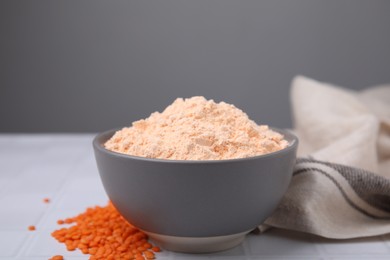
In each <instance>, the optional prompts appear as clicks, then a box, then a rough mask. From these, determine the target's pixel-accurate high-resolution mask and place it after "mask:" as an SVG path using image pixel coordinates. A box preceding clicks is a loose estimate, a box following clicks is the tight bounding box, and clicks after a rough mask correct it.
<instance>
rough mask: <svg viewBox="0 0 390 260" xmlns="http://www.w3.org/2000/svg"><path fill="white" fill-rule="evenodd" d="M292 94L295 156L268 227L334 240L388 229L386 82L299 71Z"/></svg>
mask: <svg viewBox="0 0 390 260" xmlns="http://www.w3.org/2000/svg"><path fill="white" fill-rule="evenodd" d="M291 101H292V110H293V119H294V132H295V133H296V134H297V136H298V137H299V140H300V143H299V148H298V156H299V159H298V160H297V164H296V167H295V169H294V174H293V178H292V181H291V184H290V186H289V189H288V191H287V193H286V195H285V197H284V198H283V200H282V202H281V204H280V206H279V207H278V208H277V209H276V211H275V212H274V213H273V215H272V216H271V217H270V218H268V219H267V220H266V222H265V224H266V226H267V225H269V226H273V227H280V228H285V229H291V230H298V231H303V232H308V233H313V234H317V235H320V236H323V237H328V238H338V239H343V238H354V237H365V236H374V235H380V234H385V233H390V85H388V86H378V87H371V88H367V89H366V90H364V91H361V92H354V91H350V90H346V89H343V88H340V87H336V86H333V85H330V84H326V83H321V82H317V81H314V80H312V79H308V78H305V77H302V76H298V77H296V78H295V79H294V80H293V82H292V88H291ZM260 229H261V228H260Z"/></svg>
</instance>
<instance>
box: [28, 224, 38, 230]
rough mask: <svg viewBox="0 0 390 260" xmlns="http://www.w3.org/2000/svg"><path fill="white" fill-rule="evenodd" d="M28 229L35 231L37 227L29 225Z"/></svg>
mask: <svg viewBox="0 0 390 260" xmlns="http://www.w3.org/2000/svg"><path fill="white" fill-rule="evenodd" d="M28 230H30V231H34V230H36V228H35V226H32V225H31V226H28Z"/></svg>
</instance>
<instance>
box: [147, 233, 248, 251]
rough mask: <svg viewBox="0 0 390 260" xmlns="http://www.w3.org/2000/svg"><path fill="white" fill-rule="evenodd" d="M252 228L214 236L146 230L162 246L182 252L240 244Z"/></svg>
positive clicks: (228, 247) (221, 249) (218, 248)
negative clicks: (157, 232) (188, 235)
mask: <svg viewBox="0 0 390 260" xmlns="http://www.w3.org/2000/svg"><path fill="white" fill-rule="evenodd" d="M250 231H251V230H248V231H245V232H241V233H237V234H232V235H227V236H214V237H178V236H167V235H161V234H156V233H152V232H148V231H143V232H145V233H146V234H147V235H148V236H149V237H150V238H151V239H152V240H153V241H155V242H156V243H157V244H158V245H159V246H161V247H162V248H164V249H166V250H169V251H175V252H181V253H212V252H218V251H223V250H227V249H230V248H233V247H235V246H238V245H239V244H241V242H242V241H243V240H244V238H245V236H246V234H248V233H249V232H250Z"/></svg>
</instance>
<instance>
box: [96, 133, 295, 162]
mask: <svg viewBox="0 0 390 260" xmlns="http://www.w3.org/2000/svg"><path fill="white" fill-rule="evenodd" d="M269 128H270V129H271V130H273V131H275V132H277V133H279V134H282V135H283V136H284V137H287V138H286V139H288V140H290V139H291V141H288V146H287V147H286V148H284V149H282V150H279V151H275V152H271V153H266V154H262V155H256V156H251V157H244V158H234V159H222V160H170V159H160V158H148V157H142V156H135V155H129V154H123V153H118V152H114V151H111V150H108V149H106V148H105V147H104V146H103V144H104V142H106V141H107V140H108V139H109V138H111V137H112V136H113V135H114V134H115V132H116V131H118V130H120V129H123V127H117V128H113V129H110V130H107V131H104V132H101V133H98V134H97V135H96V136H95V137H94V138H93V141H92V144H93V147H94V148H95V149H96V150H98V151H100V152H102V153H104V154H107V155H109V156H111V157H119V158H122V159H132V160H139V161H147V162H155V163H168V164H169V163H173V164H215V163H229V162H242V161H250V160H256V159H261V158H266V157H271V156H276V155H279V154H284V153H288V152H290V151H291V150H294V149H296V147H297V146H298V143H299V139H298V137H297V136H296V135H295V134H294V133H292V131H291V130H289V129H280V128H276V127H269ZM106 136H107V137H106ZM103 137H106V138H104V141H103V142H102V141H101V139H102V138H103Z"/></svg>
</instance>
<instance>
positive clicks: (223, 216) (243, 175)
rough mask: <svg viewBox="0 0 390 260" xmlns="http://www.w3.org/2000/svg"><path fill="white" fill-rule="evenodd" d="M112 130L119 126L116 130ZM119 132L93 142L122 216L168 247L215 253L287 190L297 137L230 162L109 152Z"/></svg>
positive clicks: (239, 238)
mask: <svg viewBox="0 0 390 260" xmlns="http://www.w3.org/2000/svg"><path fill="white" fill-rule="evenodd" d="M116 130H117V129H116ZM116 130H110V131H107V132H104V133H101V134H99V135H97V136H96V137H95V139H94V141H93V147H94V151H95V157H96V162H97V166H98V169H99V173H100V177H101V180H102V183H103V186H104V188H105V190H106V192H107V195H108V197H109V198H110V200H111V201H112V203H113V204H114V206H115V207H116V208H117V209H118V211H119V212H120V213H121V214H122V215H123V217H124V218H125V219H126V220H128V221H129V222H130V223H132V224H133V225H134V226H136V227H138V228H139V229H141V230H142V231H144V232H146V233H147V234H148V235H149V236H150V237H151V238H152V239H153V240H155V241H156V242H157V243H158V244H160V246H162V247H163V248H165V249H168V250H173V251H181V252H212V251H220V250H224V249H228V248H231V247H233V246H236V245H238V244H240V243H241V241H242V240H243V239H244V237H245V235H246V234H247V233H249V232H250V231H251V230H253V229H254V228H256V226H258V225H259V224H261V223H262V222H263V221H264V220H265V219H266V218H267V217H268V216H270V214H271V213H272V211H273V210H274V209H275V208H276V207H277V205H278V203H279V202H280V200H281V198H282V197H283V195H284V193H285V192H286V190H287V187H288V185H289V183H290V179H291V176H292V171H293V167H294V164H295V158H296V150H297V145H298V140H297V138H296V137H295V136H293V135H292V134H291V133H289V132H287V131H282V130H279V129H273V130H275V131H277V132H279V133H281V134H283V135H284V137H285V139H286V140H287V141H288V142H289V146H288V147H287V148H285V149H283V150H281V151H278V152H274V153H270V154H266V155H261V156H256V157H250V158H244V159H232V160H219V161H177V160H161V159H149V158H143V157H137V156H129V155H124V154H120V153H116V152H112V151H109V150H107V149H105V148H104V146H103V144H104V143H105V142H106V141H107V140H108V139H109V138H111V136H112V135H113V134H114V133H115V131H116Z"/></svg>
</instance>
